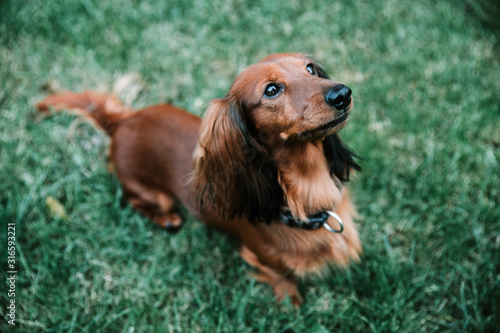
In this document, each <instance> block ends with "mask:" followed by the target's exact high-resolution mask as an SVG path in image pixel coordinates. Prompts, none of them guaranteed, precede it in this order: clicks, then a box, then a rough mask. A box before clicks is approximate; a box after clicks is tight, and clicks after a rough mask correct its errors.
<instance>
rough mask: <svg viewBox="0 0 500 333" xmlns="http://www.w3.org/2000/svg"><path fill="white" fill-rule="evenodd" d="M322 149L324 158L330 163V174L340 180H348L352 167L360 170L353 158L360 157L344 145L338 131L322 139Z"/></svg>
mask: <svg viewBox="0 0 500 333" xmlns="http://www.w3.org/2000/svg"><path fill="white" fill-rule="evenodd" d="M323 151H324V152H325V157H326V160H327V161H328V163H330V174H332V175H334V176H335V177H337V178H338V179H339V180H340V181H342V182H348V181H349V176H350V174H351V170H352V169H354V170H358V171H361V166H360V165H359V164H358V163H356V161H355V160H354V159H355V158H358V159H359V158H360V157H359V156H358V155H356V154H355V153H353V152H352V150H350V149H349V148H348V147H347V146H346V144H345V143H344V142H343V141H342V140H341V139H340V136H339V135H338V133H334V134H332V135H330V136H327V137H326V138H325V139H324V140H323Z"/></svg>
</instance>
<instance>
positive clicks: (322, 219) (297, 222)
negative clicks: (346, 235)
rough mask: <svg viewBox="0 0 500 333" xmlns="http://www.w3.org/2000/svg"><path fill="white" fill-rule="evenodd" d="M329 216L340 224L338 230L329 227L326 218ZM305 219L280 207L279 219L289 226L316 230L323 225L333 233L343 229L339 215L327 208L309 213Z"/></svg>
mask: <svg viewBox="0 0 500 333" xmlns="http://www.w3.org/2000/svg"><path fill="white" fill-rule="evenodd" d="M330 217H333V218H334V219H335V220H336V221H337V222H338V224H339V225H340V229H339V230H334V229H332V227H330V225H329V224H328V219H329V218H330ZM307 219H308V221H304V220H301V219H299V218H294V217H293V215H292V213H291V212H290V211H289V210H287V209H282V210H281V213H280V221H281V222H282V223H283V224H284V225H286V226H288V227H290V228H300V229H304V230H317V229H319V228H321V227H324V228H325V229H326V230H328V231H330V232H333V233H341V232H342V231H344V225H343V223H342V220H341V219H340V217H339V216H338V215H337V214H335V213H334V212H331V211H329V210H327V211H323V212H319V213H316V214H313V215H309V216H308V217H307Z"/></svg>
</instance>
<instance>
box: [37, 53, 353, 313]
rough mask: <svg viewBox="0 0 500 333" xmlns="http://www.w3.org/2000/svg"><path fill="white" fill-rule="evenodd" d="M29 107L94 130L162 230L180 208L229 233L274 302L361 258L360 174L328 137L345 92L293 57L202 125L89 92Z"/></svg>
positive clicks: (345, 105)
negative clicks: (82, 120) (63, 114)
mask: <svg viewBox="0 0 500 333" xmlns="http://www.w3.org/2000/svg"><path fill="white" fill-rule="evenodd" d="M37 107H38V109H39V110H41V111H46V110H49V109H50V108H53V109H57V110H60V109H74V110H76V111H78V112H79V113H80V114H82V115H84V116H85V117H87V118H88V119H90V120H91V121H93V122H94V123H95V124H96V125H97V126H98V127H100V128H102V129H103V130H104V131H105V132H107V133H108V134H109V135H110V136H111V148H110V160H111V162H112V164H113V165H114V170H115V171H116V173H117V175H118V178H119V179H120V181H121V183H122V184H123V188H124V193H125V196H126V198H127V199H128V201H129V202H130V203H131V204H132V206H133V207H135V208H136V209H138V210H139V211H140V212H142V213H143V214H144V215H146V216H147V217H149V218H150V219H151V220H153V221H155V222H156V223H157V224H158V225H160V226H162V227H165V228H167V229H172V228H177V227H179V226H180V225H181V223H182V219H181V216H180V214H179V212H178V210H177V208H176V207H177V204H178V203H181V204H183V205H184V206H185V207H187V208H188V210H189V211H190V212H192V213H193V214H194V215H195V216H196V217H197V218H198V219H200V220H202V221H204V222H205V223H206V224H207V225H208V226H210V227H214V228H216V229H218V230H220V231H222V232H224V233H227V234H229V235H231V236H233V237H235V238H236V239H237V240H239V241H240V244H241V245H240V249H239V251H240V253H241V255H242V257H243V258H244V259H245V260H246V261H247V262H248V263H249V264H250V265H252V266H254V267H255V268H257V269H258V270H259V273H258V274H256V275H257V278H258V280H259V281H264V282H267V283H269V284H270V285H271V286H272V287H273V289H274V292H275V294H276V296H277V298H278V299H279V300H281V299H283V297H284V296H285V295H288V296H289V297H290V298H291V300H292V302H293V303H294V304H296V305H298V304H300V302H301V297H300V295H299V292H298V290H297V282H296V278H297V277H299V276H303V275H304V274H306V273H310V272H318V271H320V270H321V268H322V267H324V266H325V265H326V264H328V263H333V264H335V265H337V266H346V265H348V264H349V262H350V261H352V260H354V261H356V260H358V259H359V255H360V253H361V242H360V240H359V237H358V232H357V230H356V227H355V224H354V222H353V217H355V214H356V213H355V209H354V206H353V204H352V203H351V201H350V199H349V192H348V190H347V188H346V187H345V186H344V183H345V182H346V181H348V180H349V174H350V172H351V171H352V169H358V170H359V169H360V168H359V165H358V164H357V163H356V162H355V161H354V158H355V157H356V156H355V155H354V154H353V153H352V152H351V151H350V150H349V149H348V148H347V147H346V146H345V145H344V143H343V142H342V141H341V140H340V137H339V135H338V133H337V132H338V130H339V129H341V128H342V127H344V126H345V124H346V123H347V121H348V119H349V114H350V112H351V110H352V108H353V100H352V97H351V90H350V89H349V88H348V87H346V86H345V85H343V84H341V83H338V82H334V81H330V80H329V79H328V76H327V74H326V73H325V71H324V70H323V69H322V68H320V67H319V66H318V65H317V64H316V63H315V62H314V61H312V60H311V59H308V58H307V57H305V56H304V55H302V54H276V55H272V56H269V57H267V58H265V59H263V60H262V61H260V62H259V63H257V64H255V65H252V66H250V67H248V68H247V69H246V70H244V71H243V72H242V73H241V74H240V75H239V76H238V77H237V78H236V80H235V81H234V83H233V85H232V86H231V89H230V90H229V92H228V93H227V95H226V97H224V98H221V99H217V100H214V101H213V102H212V104H211V106H210V107H209V108H208V110H207V111H206V114H205V116H204V118H203V120H201V119H200V118H198V117H196V116H194V115H192V114H189V113H187V112H186V111H183V110H181V109H178V108H176V107H174V106H172V105H168V104H161V105H156V106H151V107H148V108H145V109H143V110H141V111H140V112H133V111H132V110H131V109H129V108H127V107H125V106H123V105H122V103H121V102H120V101H119V100H117V99H116V98H115V97H113V96H111V95H105V94H99V93H95V92H84V93H82V94H75V93H72V92H67V93H61V94H55V95H51V96H49V97H47V98H46V99H45V100H43V101H42V102H40V103H38V105H37Z"/></svg>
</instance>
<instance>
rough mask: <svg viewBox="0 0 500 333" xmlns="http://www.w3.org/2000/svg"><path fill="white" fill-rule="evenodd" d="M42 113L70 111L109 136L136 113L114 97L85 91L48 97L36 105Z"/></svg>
mask: <svg viewBox="0 0 500 333" xmlns="http://www.w3.org/2000/svg"><path fill="white" fill-rule="evenodd" d="M36 107H37V109H38V110H39V111H41V112H48V111H49V110H50V109H53V110H58V111H61V110H70V111H73V112H74V113H76V114H78V115H81V116H83V117H85V118H86V119H88V120H90V121H91V122H92V123H93V124H95V125H96V127H98V128H101V129H102V130H104V131H105V132H106V133H108V134H109V135H111V134H113V132H114V131H115V130H116V128H117V126H118V123H119V122H120V121H121V120H123V119H126V118H129V117H130V116H132V115H133V114H134V111H133V110H132V109H130V108H128V107H126V106H124V105H123V103H122V102H121V101H120V100H119V99H118V98H116V97H115V96H113V95H110V94H101V93H98V92H94V91H85V92H83V93H81V94H77V93H74V92H70V91H68V92H63V93H58V94H53V95H49V96H47V97H46V98H45V99H44V100H43V101H41V102H39V103H38V104H37V105H36Z"/></svg>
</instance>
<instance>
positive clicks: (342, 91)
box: [325, 84, 351, 110]
mask: <svg viewBox="0 0 500 333" xmlns="http://www.w3.org/2000/svg"><path fill="white" fill-rule="evenodd" d="M325 101H326V104H328V105H330V106H332V107H334V108H335V109H337V110H344V109H346V108H347V107H348V106H349V104H351V89H350V88H349V87H348V86H345V85H343V84H339V85H337V86H335V87H333V88H331V89H329V90H328V91H327V92H326V94H325Z"/></svg>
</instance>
